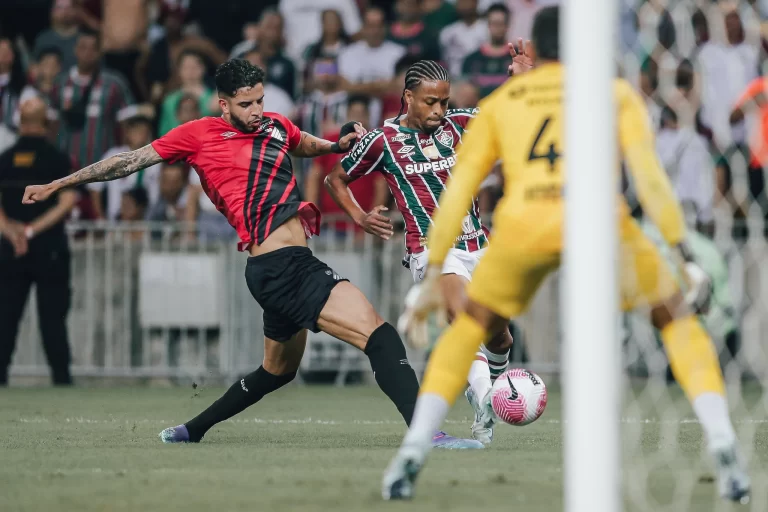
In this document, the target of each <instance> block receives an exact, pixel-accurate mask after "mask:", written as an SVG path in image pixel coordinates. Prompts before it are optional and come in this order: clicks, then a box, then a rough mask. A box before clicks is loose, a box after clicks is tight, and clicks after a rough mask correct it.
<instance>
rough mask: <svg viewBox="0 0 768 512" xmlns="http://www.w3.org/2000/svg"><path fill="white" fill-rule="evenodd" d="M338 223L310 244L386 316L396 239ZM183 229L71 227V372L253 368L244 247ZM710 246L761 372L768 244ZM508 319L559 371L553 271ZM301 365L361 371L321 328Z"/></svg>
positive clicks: (643, 348) (253, 316) (393, 299)
mask: <svg viewBox="0 0 768 512" xmlns="http://www.w3.org/2000/svg"><path fill="white" fill-rule="evenodd" d="M336 220H338V219H333V218H330V217H329V218H327V219H325V220H324V226H323V232H324V233H327V234H324V235H323V236H321V237H318V238H314V239H312V240H311V243H310V245H311V247H312V249H313V251H314V252H315V254H316V255H317V256H318V257H319V258H321V259H322V260H324V261H326V262H327V263H328V264H329V265H330V266H331V267H333V268H334V269H335V270H336V271H337V272H338V273H339V274H341V275H343V276H345V277H347V278H349V279H350V280H351V281H352V282H353V283H354V284H356V285H357V286H359V287H360V288H361V289H362V290H363V292H364V293H365V294H366V296H368V297H369V299H370V300H371V301H372V303H373V305H374V307H375V308H376V309H377V311H379V313H380V314H381V315H382V317H384V318H385V319H386V320H387V321H389V322H392V323H395V322H396V320H397V315H398V314H399V313H400V310H401V305H402V299H403V297H404V296H405V293H406V292H407V290H408V288H409V287H410V285H411V283H412V280H411V275H410V272H409V271H407V270H406V269H405V268H403V267H402V263H401V260H402V256H403V241H402V235H398V236H395V237H394V238H393V239H392V240H389V241H388V242H383V241H380V240H378V239H374V238H373V237H371V236H368V235H366V236H363V235H364V234H360V233H358V234H356V233H354V232H352V231H349V232H341V233H335V234H332V233H330V232H331V229H329V226H331V227H332V226H333V224H334V223H335V222H336ZM727 227H728V228H729V227H730V226H727ZM187 230H188V227H187V226H183V225H169V224H144V223H142V224H112V225H104V224H95V223H73V224H70V225H69V226H68V231H69V233H70V240H71V241H70V249H71V252H72V308H71V310H70V314H69V318H68V325H69V335H70V344H71V347H72V355H73V373H74V375H75V376H76V377H77V376H80V377H103V378H109V377H113V378H125V377H128V378H140V379H160V380H164V379H172V380H176V381H187V380H189V379H194V380H201V379H202V380H220V381H222V382H224V381H228V380H231V379H233V378H234V377H236V376H238V375H240V374H242V373H245V372H248V371H251V370H253V369H254V368H256V367H258V366H259V365H260V364H261V359H262V355H263V349H262V336H263V333H262V311H261V309H260V308H259V306H258V305H257V304H256V302H255V301H254V300H253V298H252V297H251V295H250V293H249V291H248V289H247V287H246V285H245V279H244V277H243V275H244V271H245V262H246V257H247V256H246V254H245V253H240V252H238V251H237V250H236V248H235V243H234V242H233V241H216V242H206V241H201V240H197V241H190V240H189V238H188V237H187V236H185V234H184V233H185V232H187ZM723 231H724V232H726V230H723ZM754 231H756V232H757V231H758V230H754ZM728 232H729V231H728ZM718 245H719V246H720V247H721V249H722V250H723V252H724V254H725V257H726V259H727V261H728V265H729V269H730V284H731V291H732V295H733V297H734V299H735V307H736V310H737V316H738V317H739V318H740V320H741V322H740V326H741V338H742V339H741V344H742V350H741V353H740V356H739V359H738V360H737V361H736V363H737V364H736V365H733V364H730V365H729V369H730V371H731V372H733V373H731V374H730V375H733V376H736V374H742V373H746V374H750V375H757V376H765V375H766V374H768V360H766V353H765V351H764V349H763V347H764V345H765V343H764V342H765V333H767V332H768V329H766V328H765V327H766V326H764V324H765V323H767V322H768V315H766V312H768V274H767V273H766V272H768V270H766V269H768V245H767V244H766V241H765V240H764V239H763V238H762V237H759V238H755V237H750V238H749V239H748V240H747V241H746V242H745V243H743V244H737V243H735V242H733V240H731V239H730V238H729V237H721V238H719V239H718ZM517 324H518V326H519V327H520V331H521V332H518V333H517V334H518V336H517V338H518V339H519V341H520V343H518V344H517V345H516V347H515V349H514V353H513V359H515V360H517V361H518V362H519V364H525V365H526V366H527V367H530V368H532V369H535V370H536V371H539V372H542V373H544V374H553V373H558V372H559V368H560V340H561V327H560V325H561V324H560V280H559V275H555V276H553V277H551V278H550V279H549V280H548V281H547V282H546V283H545V285H544V286H543V288H542V289H541V290H540V291H539V293H538V295H537V297H536V299H535V301H534V303H533V305H532V307H531V309H530V311H529V312H528V313H527V314H526V315H525V316H523V317H522V318H520V319H518V321H517ZM625 325H627V326H629V332H630V333H631V336H630V337H629V339H628V340H625V341H624V344H625V351H624V352H625V360H626V362H627V365H628V367H629V368H630V370H632V372H633V373H636V374H639V375H645V374H646V373H647V372H650V373H654V372H658V371H660V369H663V368H664V366H665V364H666V359H665V358H664V357H663V352H661V351H660V349H659V345H658V343H657V342H656V339H655V337H654V335H653V332H652V331H651V329H650V328H649V327H648V326H647V325H646V323H645V322H644V321H643V320H642V319H641V318H638V317H637V316H634V317H633V318H631V319H629V320H628V321H627V322H625ZM585 335H588V333H585ZM718 342H719V343H720V344H721V345H722V343H723V342H722V340H718ZM523 352H524V355H523ZM409 355H410V357H411V359H412V362H413V363H414V366H415V367H417V368H420V367H423V361H424V356H423V354H415V353H412V354H409ZM302 370H303V371H302V376H303V377H304V378H305V379H306V380H313V379H319V378H323V379H325V380H329V379H330V380H334V381H335V382H336V383H337V384H343V383H345V382H348V381H349V379H350V378H351V377H354V376H359V375H362V376H363V377H367V376H368V374H369V373H370V367H369V365H368V361H367V359H366V358H365V357H364V355H363V354H362V353H360V352H358V351H357V350H355V349H353V348H351V347H347V346H346V345H344V344H342V343H340V342H338V341H337V340H335V339H333V338H331V337H329V336H327V335H324V334H322V333H321V334H313V333H310V339H309V344H308V347H307V353H306V355H305V358H304V362H303V365H302ZM361 372H362V373H361ZM11 375H12V377H13V376H39V377H46V376H47V375H48V367H47V364H46V361H45V357H44V355H43V350H42V345H41V342H40V335H39V330H38V327H37V314H36V305H35V298H34V292H33V293H31V294H30V297H29V301H28V302H27V308H26V311H25V313H24V317H23V319H22V326H21V329H20V333H19V339H18V341H17V348H16V353H15V355H14V359H13V365H12V367H11Z"/></svg>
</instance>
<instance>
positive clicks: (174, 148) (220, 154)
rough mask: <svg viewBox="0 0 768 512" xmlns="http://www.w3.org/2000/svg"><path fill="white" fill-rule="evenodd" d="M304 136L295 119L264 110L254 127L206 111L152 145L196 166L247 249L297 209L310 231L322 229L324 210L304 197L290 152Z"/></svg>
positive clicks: (167, 156)
mask: <svg viewBox="0 0 768 512" xmlns="http://www.w3.org/2000/svg"><path fill="white" fill-rule="evenodd" d="M300 139H301V131H300V130H299V129H298V128H297V127H296V125H295V124H293V123H292V122H291V121H289V120H288V119H286V118H285V117H283V116H281V115H280V114H275V113H272V112H265V113H264V114H263V116H262V119H261V125H260V126H259V128H258V129H257V130H256V131H255V132H253V133H243V132H240V131H238V130H237V129H236V128H234V127H233V126H232V125H231V124H229V123H228V122H226V121H225V120H224V119H222V118H220V117H204V118H202V119H198V120H196V121H190V122H188V123H185V124H183V125H181V126H179V127H177V128H174V129H173V130H171V131H170V132H168V133H167V134H165V135H164V136H162V137H160V138H159V139H157V140H156V141H154V142H153V143H152V147H154V148H155V151H157V153H158V154H159V155H160V157H162V158H163V159H164V160H167V161H170V162H175V161H178V160H183V161H185V162H187V163H188V164H190V165H191V166H192V167H193V168H194V169H195V171H197V174H198V175H199V176H200V184H201V185H202V187H203V190H204V191H205V193H206V194H207V195H208V197H209V198H210V199H211V201H212V202H213V204H214V205H216V208H217V209H218V210H219V211H220V212H221V213H222V214H224V215H225V216H226V217H227V220H228V221H229V223H230V224H231V225H232V227H234V228H235V229H236V230H237V234H238V235H239V236H240V243H239V244H238V249H240V250H241V251H245V250H247V249H248V248H249V247H250V246H251V245H252V244H254V243H255V244H257V245H258V244H262V243H263V242H264V240H266V239H267V237H268V236H269V235H270V233H272V232H273V231H274V230H275V229H277V227H278V226H280V225H281V224H283V223H284V222H285V221H287V220H288V219H290V218H291V217H293V216H294V215H296V214H298V215H299V217H300V218H301V220H302V223H303V224H304V230H305V232H306V234H307V237H309V236H311V235H313V234H314V235H316V234H318V233H319V231H320V211H319V210H318V209H317V207H316V206H315V205H314V204H312V203H308V202H305V201H302V199H301V195H300V193H299V189H298V186H297V184H296V177H295V176H294V174H293V164H292V162H291V157H290V156H289V155H288V152H289V151H291V150H292V149H294V148H295V147H296V146H297V145H298V144H299V141H300Z"/></svg>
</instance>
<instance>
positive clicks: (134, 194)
mask: <svg viewBox="0 0 768 512" xmlns="http://www.w3.org/2000/svg"><path fill="white" fill-rule="evenodd" d="M124 194H125V195H127V196H128V197H130V198H131V199H133V200H134V201H136V206H138V207H140V208H146V207H147V206H149V195H148V194H147V190H146V189H145V188H143V187H134V188H132V189H129V190H126V191H125V192H124Z"/></svg>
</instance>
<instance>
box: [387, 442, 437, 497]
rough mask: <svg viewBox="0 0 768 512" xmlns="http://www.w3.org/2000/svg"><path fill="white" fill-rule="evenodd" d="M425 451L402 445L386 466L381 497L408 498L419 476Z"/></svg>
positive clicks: (411, 494)
mask: <svg viewBox="0 0 768 512" xmlns="http://www.w3.org/2000/svg"><path fill="white" fill-rule="evenodd" d="M425 457H426V452H425V451H424V450H419V449H417V448H414V447H406V446H403V447H401V448H400V450H398V452H397V455H395V458H394V459H392V461H391V462H390V463H389V466H387V470H386V471H385V472H384V479H383V481H382V483H381V497H382V498H384V499H385V500H410V499H411V498H412V497H413V487H414V483H415V482H416V477H418V476H419V472H420V471H421V468H422V466H423V465H424V459H425Z"/></svg>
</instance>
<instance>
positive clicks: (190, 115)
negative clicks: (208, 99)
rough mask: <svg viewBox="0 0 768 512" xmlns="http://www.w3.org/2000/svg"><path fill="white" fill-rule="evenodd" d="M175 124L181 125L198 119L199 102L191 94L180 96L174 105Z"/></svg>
mask: <svg viewBox="0 0 768 512" xmlns="http://www.w3.org/2000/svg"><path fill="white" fill-rule="evenodd" d="M175 114H176V124H177V125H182V124H184V123H188V122H190V121H194V120H195V119H200V117H202V116H201V115H200V100H198V99H197V98H196V97H194V96H193V95H191V94H182V96H181V98H179V103H178V104H177V105H176V112H175Z"/></svg>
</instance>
